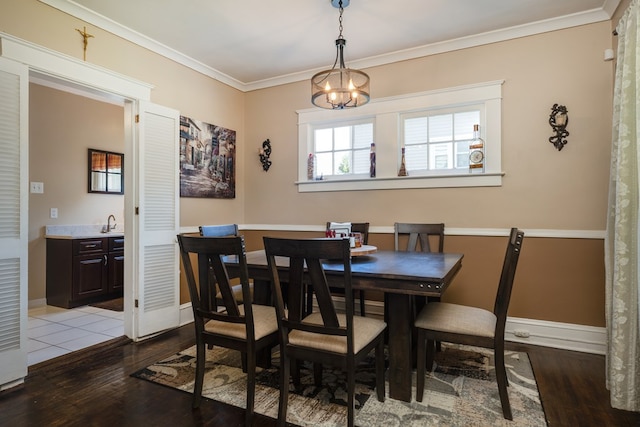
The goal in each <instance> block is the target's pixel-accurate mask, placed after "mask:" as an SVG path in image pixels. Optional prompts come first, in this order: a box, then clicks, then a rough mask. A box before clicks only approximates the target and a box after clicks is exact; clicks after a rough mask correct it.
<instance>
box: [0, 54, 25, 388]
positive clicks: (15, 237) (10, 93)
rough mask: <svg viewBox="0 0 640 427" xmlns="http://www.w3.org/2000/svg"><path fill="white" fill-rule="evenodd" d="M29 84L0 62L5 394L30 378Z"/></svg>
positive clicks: (0, 306) (18, 67)
mask: <svg viewBox="0 0 640 427" xmlns="http://www.w3.org/2000/svg"><path fill="white" fill-rule="evenodd" d="M28 83H29V76H28V69H27V67H25V66H24V65H22V64H18V63H16V62H13V61H10V60H7V59H4V58H0V390H1V389H4V388H7V387H10V386H11V385H13V384H16V383H19V382H21V381H22V380H23V378H24V377H25V376H26V375H27V334H26V329H27V295H28V291H27V230H28V215H27V212H28V205H27V204H28V200H29V199H28V194H29V193H28V165H29V158H28V156H29V145H28V144H29V143H28V138H27V132H28V108H29V107H28Z"/></svg>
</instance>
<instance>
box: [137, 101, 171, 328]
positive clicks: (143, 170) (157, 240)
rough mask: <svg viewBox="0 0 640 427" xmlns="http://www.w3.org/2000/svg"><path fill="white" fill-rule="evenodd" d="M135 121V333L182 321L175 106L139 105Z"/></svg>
mask: <svg viewBox="0 0 640 427" xmlns="http://www.w3.org/2000/svg"><path fill="white" fill-rule="evenodd" d="M139 117H140V122H139V123H138V132H139V134H138V146H137V150H136V151H137V157H138V166H139V169H138V177H139V180H138V184H137V190H138V198H137V202H138V203H137V206H138V211H139V215H138V216H137V218H138V221H137V224H138V227H137V230H138V233H139V234H138V237H139V252H138V260H137V261H136V265H137V268H138V275H137V277H138V281H137V282H138V289H137V291H138V293H137V298H136V300H137V303H138V307H137V309H136V310H135V313H136V318H137V325H138V328H137V329H138V330H137V332H138V333H137V337H144V336H146V335H150V334H154V333H157V332H160V331H163V330H165V329H169V328H174V327H177V326H178V324H179V320H180V316H179V315H180V313H179V309H180V273H179V272H180V270H179V261H178V247H177V240H176V234H177V233H178V232H179V203H178V202H179V196H180V193H179V173H178V171H179V170H178V167H179V151H178V150H179V145H178V144H179V129H180V126H179V123H180V114H179V112H178V111H176V110H172V109H169V108H165V107H161V106H158V105H153V104H149V103H142V102H141V103H140V107H139Z"/></svg>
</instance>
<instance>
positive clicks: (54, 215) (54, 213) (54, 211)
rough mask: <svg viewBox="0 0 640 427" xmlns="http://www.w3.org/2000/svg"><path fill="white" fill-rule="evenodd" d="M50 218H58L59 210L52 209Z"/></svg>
mask: <svg viewBox="0 0 640 427" xmlns="http://www.w3.org/2000/svg"><path fill="white" fill-rule="evenodd" d="M49 218H58V208H51V210H50V211H49Z"/></svg>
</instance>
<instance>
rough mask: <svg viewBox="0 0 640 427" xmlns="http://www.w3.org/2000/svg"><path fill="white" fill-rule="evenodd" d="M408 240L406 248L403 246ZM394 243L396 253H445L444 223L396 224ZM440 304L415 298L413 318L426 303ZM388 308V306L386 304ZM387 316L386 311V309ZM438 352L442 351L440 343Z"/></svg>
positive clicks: (394, 225)
mask: <svg viewBox="0 0 640 427" xmlns="http://www.w3.org/2000/svg"><path fill="white" fill-rule="evenodd" d="M405 239H406V241H407V244H406V246H403V245H401V243H403V241H404V240H405ZM393 241H394V247H395V250H396V251H408V252H418V251H422V252H440V253H442V252H443V251H444V223H432V224H429V223H426V224H420V223H417V224H415V223H405V222H396V223H395V224H393ZM427 301H429V302H438V301H440V297H428V298H426V299H425V298H424V297H414V298H413V304H412V305H413V307H412V311H413V317H414V318H415V316H416V315H417V314H418V313H419V312H420V310H422V308H423V307H424V305H425V302H427ZM385 307H386V304H385ZM385 315H387V313H386V309H385ZM437 345H438V350H439V349H440V343H438V344H437Z"/></svg>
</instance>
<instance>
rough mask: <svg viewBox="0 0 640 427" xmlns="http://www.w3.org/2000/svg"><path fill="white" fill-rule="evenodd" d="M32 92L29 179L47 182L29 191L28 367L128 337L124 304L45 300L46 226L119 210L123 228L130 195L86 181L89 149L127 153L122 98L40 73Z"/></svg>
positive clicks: (99, 219) (92, 220)
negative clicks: (91, 187) (96, 189)
mask: <svg viewBox="0 0 640 427" xmlns="http://www.w3.org/2000/svg"><path fill="white" fill-rule="evenodd" d="M29 93H30V96H29V100H30V102H29V116H30V131H29V146H30V150H29V151H30V161H29V170H30V173H29V175H30V181H31V182H39V183H42V184H43V185H42V186H41V187H40V188H41V189H42V192H41V193H33V192H32V193H30V194H29V206H30V209H29V236H30V237H29V241H30V242H29V307H30V308H29V313H28V338H29V340H28V341H29V349H28V356H27V359H28V364H29V365H30V366H31V365H33V364H35V363H39V362H42V361H44V360H48V359H50V358H52V357H57V356H60V355H63V354H67V353H69V352H71V351H75V350H79V349H81V348H85V347H88V346H91V345H94V344H98V343H101V342H104V341H106V340H109V339H113V338H116V337H119V336H123V335H124V312H123V311H122V310H121V311H119V312H118V311H111V310H104V309H98V308H95V307H91V306H81V307H77V308H74V309H72V310H66V309H63V308H59V307H55V306H47V305H46V297H45V296H46V268H47V266H46V239H44V237H43V233H44V231H43V230H44V227H45V226H47V225H83V226H84V225H96V226H97V227H99V226H100V224H102V223H104V224H106V223H107V218H108V217H109V215H114V216H115V218H116V220H115V222H116V224H117V229H118V230H124V206H125V200H124V198H125V197H127V193H126V192H125V194H124V195H120V194H92V193H90V192H88V183H87V180H88V170H87V168H88V165H87V158H88V157H87V149H88V148H93V149H102V150H108V151H113V152H119V153H124V151H125V141H124V126H125V124H124V99H122V98H120V99H117V98H115V97H113V96H112V95H108V94H99V93H97V92H95V91H92V92H86V91H81V90H79V89H78V88H76V87H70V86H65V85H62V84H60V83H58V82H54V81H51V79H44V78H42V77H40V76H35V77H33V76H31V78H30V85H29ZM52 209H55V211H56V212H57V215H55V216H56V218H54V215H51V210H52ZM112 222H113V221H112ZM69 268H70V267H69ZM69 286H71V284H69Z"/></svg>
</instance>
